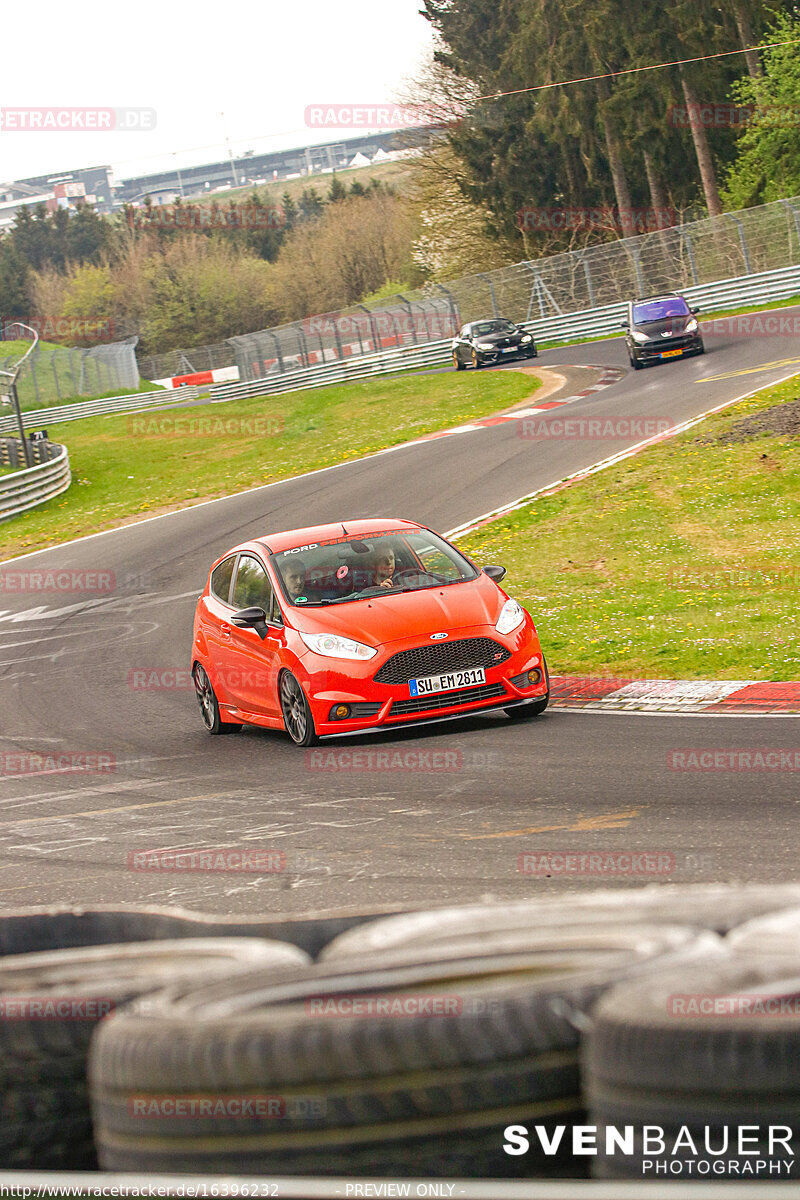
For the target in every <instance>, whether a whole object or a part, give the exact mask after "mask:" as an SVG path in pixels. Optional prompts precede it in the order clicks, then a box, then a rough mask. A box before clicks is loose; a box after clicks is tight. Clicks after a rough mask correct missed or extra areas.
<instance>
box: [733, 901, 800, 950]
mask: <svg viewBox="0 0 800 1200" xmlns="http://www.w3.org/2000/svg"><path fill="white" fill-rule="evenodd" d="M727 945H728V946H729V947H730V949H731V950H733V951H734V952H735V953H737V954H769V955H775V956H776V957H777V956H778V955H781V954H786V955H789V956H791V957H792V958H794V959H795V960H797V959H798V957H800V908H790V909H786V910H785V911H783V912H776V913H769V914H768V915H767V916H762V917H756V918H755V919H754V920H752V921H746V922H745V923H744V924H743V925H739V926H738V927H737V928H736V929H734V930H733V932H732V933H731V934H729V936H728V938H727Z"/></svg>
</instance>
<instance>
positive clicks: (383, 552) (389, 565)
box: [374, 546, 395, 588]
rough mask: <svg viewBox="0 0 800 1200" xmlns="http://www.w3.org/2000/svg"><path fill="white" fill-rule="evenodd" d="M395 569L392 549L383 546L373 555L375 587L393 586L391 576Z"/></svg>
mask: <svg viewBox="0 0 800 1200" xmlns="http://www.w3.org/2000/svg"><path fill="white" fill-rule="evenodd" d="M394 570H395V559H394V550H393V549H392V547H391V546H384V547H383V548H382V549H380V550H379V551H378V553H377V555H376V556H375V582H374V586H375V587H384V588H390V587H394V581H393V579H392V576H393V575H394Z"/></svg>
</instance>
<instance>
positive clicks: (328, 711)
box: [301, 356, 547, 737]
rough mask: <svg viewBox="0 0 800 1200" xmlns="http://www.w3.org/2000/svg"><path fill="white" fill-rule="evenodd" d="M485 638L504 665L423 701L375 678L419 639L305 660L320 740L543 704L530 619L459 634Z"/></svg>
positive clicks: (544, 687)
mask: <svg viewBox="0 0 800 1200" xmlns="http://www.w3.org/2000/svg"><path fill="white" fill-rule="evenodd" d="M509 357H510V356H509ZM485 637H491V638H492V639H493V640H494V641H496V642H497V643H498V644H499V645H500V646H502V647H503V648H504V649H505V650H507V651H508V652H509V657H508V658H507V659H506V660H505V661H504V662H502V663H499V664H498V665H497V666H489V667H485V668H484V670H485V683H483V684H478V685H473V686H471V687H465V688H460V689H457V690H455V691H450V692H439V693H434V694H432V695H427V696H421V697H413V696H411V695H410V689H409V686H408V683H407V682H406V683H399V684H398V683H393V684H390V683H379V682H377V681H376V680H375V678H374V676H375V675H376V674H377V673H378V672H379V671H380V669H381V667H382V666H384V665H385V664H386V662H387V661H388V659H389V658H391V657H393V656H394V655H395V654H397V653H399V652H401V651H403V650H406V649H409V650H415V649H418V648H420V643H419V639H416V640H413V641H412V640H409V641H408V642H393V643H390V644H389V645H388V646H385V647H383V648H382V650H381V652H379V654H378V656H377V657H376V658H374V659H370V660H368V661H367V662H347V663H341V664H338V665H334V666H333V669H332V666H331V664H332V663H333V662H334V660H327V662H325V665H323V666H322V667H321V668H320V664H321V663H322V662H323V660H321V659H320V657H319V656H318V655H315V654H309V655H307V656H304V657H303V660H302V665H303V667H304V671H305V677H304V678H302V679H301V683H302V685H303V688H304V690H305V692H306V695H307V696H308V700H309V704H310V706H311V711H312V714H313V717H314V725H315V728H316V730H317V734H318V735H319V736H320V737H342V736H345V735H347V734H353V733H366V732H370V733H371V732H376V731H378V730H381V729H398V728H401V727H404V726H409V725H419V724H428V723H429V722H431V721H438V720H447V719H450V718H454V717H458V716H463V715H467V714H469V713H472V712H483V711H485V710H490V709H495V708H509V707H511V706H512V705H517V704H523V703H525V702H528V701H532V700H541V699H542V698H543V697H544V696H545V695H546V694H547V680H546V677H545V675H544V658H543V655H542V650H541V646H540V644H539V638H538V635H537V633H536V630H535V626H534V625H533V622H532V621H531V620H530V618H529V617H528V618H526V621H525V622H524V624H523V625H522V626H520V629H519V630H515V631H514V632H513V633H511V634H510V635H508V636H506V637H503V636H501V635H500V634H498V633H497V632H496V631H495V630H494V629H487V627H485V626H481V627H479V628H477V629H469V630H459V631H458V640H460V639H462V638H485ZM454 640H455V639H454ZM537 667H538V668H539V670H540V671H541V672H542V678H541V680H540V681H539V682H538V683H536V684H533V685H531V684H525V685H523V686H519V685H518V682H519V681H517V682H512V679H514V677H519V676H520V675H522V674H523V673H525V672H527V670H528V669H536V668H537ZM339 704H342V705H349V706H351V707H352V706H355V705H358V706H359V709H360V711H359V715H357V716H352V717H350V718H347V719H344V720H332V719H331V715H332V710H333V709H334V708H335V707H336V706H337V705H339Z"/></svg>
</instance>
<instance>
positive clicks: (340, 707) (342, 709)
mask: <svg viewBox="0 0 800 1200" xmlns="http://www.w3.org/2000/svg"><path fill="white" fill-rule="evenodd" d="M333 715H334V716H335V717H336V720H337V721H344V720H346V718H347V717H349V716H350V705H349V704H337V705H336V708H335V709H334V710H333Z"/></svg>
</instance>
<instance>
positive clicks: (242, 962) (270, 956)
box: [0, 938, 308, 1170]
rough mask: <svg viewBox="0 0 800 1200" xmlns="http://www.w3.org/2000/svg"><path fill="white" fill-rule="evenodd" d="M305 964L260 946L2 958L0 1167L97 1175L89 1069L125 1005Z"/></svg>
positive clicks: (141, 946) (155, 945) (173, 946)
mask: <svg viewBox="0 0 800 1200" xmlns="http://www.w3.org/2000/svg"><path fill="white" fill-rule="evenodd" d="M306 962H308V958H307V956H306V955H305V954H304V953H303V952H302V951H301V950H299V949H297V948H296V947H294V946H287V945H284V944H282V943H277V942H276V943H270V942H267V941H266V940H258V939H247V938H240V939H236V940H227V939H226V940H215V939H205V940H204V939H193V940H190V941H189V940H186V941H184V940H181V941H170V940H162V941H151V942H145V943H129V944H128V945H110V946H96V947H90V948H79V949H68V950H55V951H48V952H44V953H29V954H22V955H14V956H10V957H6V958H2V959H0V1162H2V1163H3V1166H4V1167H5V1168H12V1167H13V1168H17V1169H21V1168H34V1167H35V1168H37V1169H39V1168H49V1169H62V1170H86V1169H91V1168H93V1167H97V1165H98V1163H97V1155H96V1150H95V1143H94V1136H93V1130H92V1123H91V1111H90V1103H89V1092H88V1084H87V1077H86V1062H87V1056H88V1052H89V1045H90V1041H91V1037H92V1034H93V1033H94V1031H95V1029H96V1028H97V1027H98V1025H99V1024H100V1023H101V1022H102V1021H104V1020H106V1019H109V1018H111V1017H112V1016H113V1014H114V1013H116V1012H117V1011H119V1010H120V1009H121V1008H123V1007H124V1005H125V1004H127V1003H129V1002H130V1001H132V1000H135V999H137V998H140V997H143V996H147V995H148V994H149V993H151V992H154V991H158V990H160V989H163V988H164V987H165V986H166V985H167V984H168V983H175V982H176V981H183V982H184V983H191V984H192V985H193V986H195V987H199V986H201V985H202V983H203V981H204V980H213V979H216V978H219V977H220V976H224V977H231V976H235V974H236V973H237V972H241V971H245V970H252V969H253V968H254V967H256V966H258V967H259V968H260V969H261V970H262V971H264V972H267V971H270V972H273V973H275V974H279V973H280V972H281V971H282V970H286V969H287V968H293V969H296V968H297V967H298V966H302V965H303V964H304V963H306Z"/></svg>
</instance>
